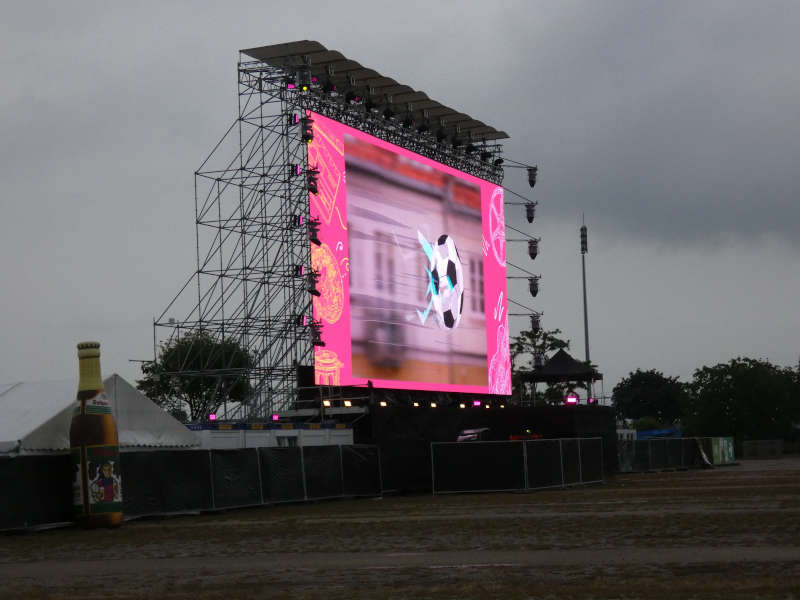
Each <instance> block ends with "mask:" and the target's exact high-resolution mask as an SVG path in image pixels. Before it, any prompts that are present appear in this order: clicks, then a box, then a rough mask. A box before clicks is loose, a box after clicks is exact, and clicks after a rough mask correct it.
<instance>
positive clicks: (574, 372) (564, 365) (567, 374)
mask: <svg viewBox="0 0 800 600" xmlns="http://www.w3.org/2000/svg"><path fill="white" fill-rule="evenodd" d="M601 379H603V375H602V373H598V372H597V369H595V368H594V367H592V366H589V365H587V364H586V363H585V362H581V361H579V360H575V359H574V358H572V356H570V355H569V353H568V352H566V351H565V350H563V349H562V350H559V351H558V352H556V353H555V354H554V355H553V356H551V357H550V360H548V361H547V362H546V363H545V364H544V366H542V367H540V368H538V369H534V370H533V371H530V372H528V373H523V374H522V380H523V381H528V382H532V383H537V382H544V383H560V382H569V381H599V380H601Z"/></svg>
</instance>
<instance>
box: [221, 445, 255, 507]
mask: <svg viewBox="0 0 800 600" xmlns="http://www.w3.org/2000/svg"><path fill="white" fill-rule="evenodd" d="M211 464H212V466H213V469H214V479H213V481H214V507H215V508H226V507H231V506H248V505H252V504H259V503H260V502H261V497H260V490H259V489H258V488H259V485H258V478H259V472H258V456H257V454H256V450H255V448H242V449H239V450H212V451H211Z"/></svg>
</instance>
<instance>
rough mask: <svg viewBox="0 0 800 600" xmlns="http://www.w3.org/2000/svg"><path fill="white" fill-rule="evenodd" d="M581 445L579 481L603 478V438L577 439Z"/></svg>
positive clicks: (600, 479) (586, 481) (587, 481)
mask: <svg viewBox="0 0 800 600" xmlns="http://www.w3.org/2000/svg"><path fill="white" fill-rule="evenodd" d="M579 442H580V447H581V481H582V482H584V483H589V482H594V481H602V480H603V440H602V439H600V438H589V439H582V440H579Z"/></svg>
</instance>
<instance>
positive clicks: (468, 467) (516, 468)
mask: <svg viewBox="0 0 800 600" xmlns="http://www.w3.org/2000/svg"><path fill="white" fill-rule="evenodd" d="M431 452H432V460H433V471H434V481H433V486H434V488H433V491H434V493H436V492H468V491H498V490H522V489H525V469H524V458H523V445H522V444H521V443H519V442H462V443H447V442H444V443H434V444H432V445H431Z"/></svg>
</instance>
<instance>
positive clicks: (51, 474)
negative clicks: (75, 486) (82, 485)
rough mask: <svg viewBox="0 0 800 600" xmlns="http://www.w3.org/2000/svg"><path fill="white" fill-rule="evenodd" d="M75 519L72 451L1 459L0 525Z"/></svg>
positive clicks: (12, 525)
mask: <svg viewBox="0 0 800 600" xmlns="http://www.w3.org/2000/svg"><path fill="white" fill-rule="evenodd" d="M71 520H72V462H71V460H70V457H69V455H55V456H17V457H15V458H10V459H5V458H4V459H0V529H12V528H18V527H32V526H35V525H44V524H46V523H60V522H65V521H71Z"/></svg>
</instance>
